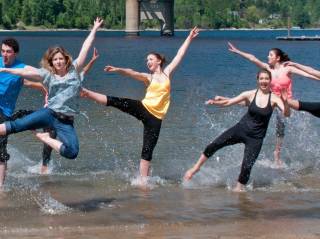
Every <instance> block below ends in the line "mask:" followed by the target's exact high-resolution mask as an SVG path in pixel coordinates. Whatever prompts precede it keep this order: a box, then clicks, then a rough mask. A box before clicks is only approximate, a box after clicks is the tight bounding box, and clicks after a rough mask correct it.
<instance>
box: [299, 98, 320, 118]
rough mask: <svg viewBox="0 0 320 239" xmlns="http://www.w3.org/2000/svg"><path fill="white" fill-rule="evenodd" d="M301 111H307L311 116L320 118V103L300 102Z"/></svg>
mask: <svg viewBox="0 0 320 239" xmlns="http://www.w3.org/2000/svg"><path fill="white" fill-rule="evenodd" d="M299 110H300V111H307V112H309V113H310V114H312V115H314V116H316V117H318V118H320V102H303V101H299Z"/></svg>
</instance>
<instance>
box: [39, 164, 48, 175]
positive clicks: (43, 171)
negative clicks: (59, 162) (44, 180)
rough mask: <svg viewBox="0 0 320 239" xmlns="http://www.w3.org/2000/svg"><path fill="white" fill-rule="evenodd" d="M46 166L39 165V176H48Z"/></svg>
mask: <svg viewBox="0 0 320 239" xmlns="http://www.w3.org/2000/svg"><path fill="white" fill-rule="evenodd" d="M48 171H49V169H48V166H47V165H41V168H40V174H48Z"/></svg>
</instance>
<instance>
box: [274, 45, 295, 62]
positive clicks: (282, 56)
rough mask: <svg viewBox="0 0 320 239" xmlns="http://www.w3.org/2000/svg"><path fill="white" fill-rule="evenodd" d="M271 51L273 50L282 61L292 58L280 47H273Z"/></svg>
mask: <svg viewBox="0 0 320 239" xmlns="http://www.w3.org/2000/svg"><path fill="white" fill-rule="evenodd" d="M270 51H273V52H274V54H275V55H276V56H279V57H280V63H282V62H285V61H290V58H289V56H288V54H287V53H285V52H284V51H283V50H281V49H279V48H272V49H271V50H270Z"/></svg>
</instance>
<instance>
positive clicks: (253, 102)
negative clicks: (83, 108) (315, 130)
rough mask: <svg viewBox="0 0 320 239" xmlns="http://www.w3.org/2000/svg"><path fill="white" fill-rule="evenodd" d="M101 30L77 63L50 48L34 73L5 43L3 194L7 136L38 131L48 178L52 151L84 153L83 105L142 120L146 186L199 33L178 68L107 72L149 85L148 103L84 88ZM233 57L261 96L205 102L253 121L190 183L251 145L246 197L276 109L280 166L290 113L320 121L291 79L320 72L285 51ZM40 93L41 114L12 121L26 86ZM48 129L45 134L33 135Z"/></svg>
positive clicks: (0, 127)
mask: <svg viewBox="0 0 320 239" xmlns="http://www.w3.org/2000/svg"><path fill="white" fill-rule="evenodd" d="M102 24H103V20H102V19H100V18H97V19H96V20H95V21H94V24H93V28H92V30H91V32H90V33H89V35H88V37H87V38H86V39H85V41H84V42H83V44H82V47H81V49H80V52H79V55H78V57H77V58H76V59H75V60H73V59H72V57H71V55H70V54H69V53H68V52H67V51H66V50H65V49H64V48H63V47H60V46H55V47H50V48H49V49H48V50H47V51H46V52H45V53H44V55H43V57H42V59H41V62H40V65H41V68H35V67H32V66H29V65H25V64H24V63H22V62H21V61H19V60H18V59H17V55H18V53H19V44H18V42H17V41H16V40H15V39H13V38H7V39H4V40H3V41H2V45H1V58H0V123H1V124H0V187H2V186H3V184H4V180H5V176H6V170H7V161H8V160H9V158H10V156H9V154H8V153H7V139H8V135H10V134H13V133H19V132H22V131H26V130H33V132H34V134H35V136H36V137H37V138H38V139H39V140H40V141H42V142H43V143H44V145H45V146H44V149H43V164H42V168H41V171H42V172H43V173H45V172H46V171H47V169H48V168H47V167H48V162H49V160H50V154H51V151H52V149H53V150H55V151H57V152H58V153H59V154H60V155H61V156H63V157H65V158H68V159H75V158H76V157H77V155H78V152H79V142H78V137H77V134H76V131H75V129H74V126H73V124H74V117H75V116H76V115H77V114H78V113H79V99H80V98H85V99H90V100H93V101H95V102H97V103H99V104H102V105H104V106H112V107H115V108H117V109H119V110H121V111H123V112H125V113H128V114H130V115H132V116H133V117H135V118H137V119H138V120H140V121H141V122H142V124H143V126H144V131H143V146H142V151H141V160H140V170H139V172H140V177H141V183H142V184H145V183H147V179H148V176H149V175H150V162H151V160H152V155H153V150H154V148H155V146H156V144H157V141H158V138H159V134H160V129H161V124H162V120H163V119H164V118H165V116H166V114H167V112H168V109H169V105H170V91H171V86H170V81H171V78H172V75H173V72H174V71H175V69H176V68H177V66H178V65H179V63H180V62H181V61H182V59H183V57H184V55H185V54H186V51H187V49H188V48H189V46H190V44H191V42H192V41H193V39H195V38H196V37H197V35H198V34H199V29H198V28H197V27H195V28H193V29H192V30H191V31H190V33H189V35H188V36H187V38H186V39H185V41H184V42H183V44H182V45H181V47H180V48H179V50H178V52H177V54H176V55H175V57H174V58H173V60H172V61H171V62H170V63H169V64H167V65H166V66H165V58H164V56H162V55H161V54H159V53H157V52H151V53H149V54H148V56H147V68H148V70H149V73H141V72H137V71H135V70H132V69H129V68H120V67H115V66H111V65H108V66H106V67H105V68H104V71H105V72H116V73H119V74H121V75H124V76H128V77H131V78H133V79H135V80H138V81H141V82H143V83H144V84H145V85H146V95H145V97H144V98H143V100H141V101H140V100H132V99H127V98H119V97H115V96H110V95H104V94H100V93H98V92H94V91H92V90H89V89H86V88H84V87H82V82H83V80H84V79H85V74H86V73H87V72H88V71H89V70H90V68H91V66H92V64H93V63H94V62H95V60H96V59H97V58H98V57H99V55H98V52H97V51H96V49H94V54H93V57H92V59H91V60H90V62H89V63H88V64H87V65H86V66H85V60H86V57H87V55H88V52H89V50H90V48H91V47H92V44H93V41H94V39H95V35H96V32H97V31H98V29H99V28H100V27H101V25H102ZM229 50H230V51H231V52H233V53H236V54H239V55H240V56H242V57H244V58H246V59H248V60H249V61H251V62H253V63H255V64H256V65H257V66H258V67H259V68H260V69H261V70H259V72H258V74H257V89H254V90H249V91H245V92H242V93H241V94H239V95H238V96H236V97H233V98H227V97H223V96H216V97H215V98H214V99H210V100H208V101H207V102H206V104H208V105H217V106H230V105H234V104H241V105H246V106H248V111H247V113H246V114H245V115H244V116H243V117H242V119H241V120H240V121H239V122H238V123H237V124H236V125H235V126H233V127H231V128H230V129H228V130H227V131H225V132H223V133H222V134H221V135H220V136H218V137H217V138H216V139H215V140H213V142H212V143H210V144H209V145H208V146H207V147H206V148H205V150H204V151H203V153H202V154H201V156H200V158H199V160H198V161H197V162H196V164H195V165H194V166H193V167H192V168H190V169H189V170H188V171H187V172H186V173H185V176H184V179H185V180H190V179H191V178H192V177H193V175H194V174H195V173H197V172H198V171H199V170H200V168H201V166H202V165H203V164H204V162H205V161H206V160H207V159H208V158H209V157H211V156H212V155H213V154H214V153H215V152H216V151H217V150H219V149H221V148H223V147H225V146H228V145H233V144H237V143H243V144H245V149H244V156H243V161H242V166H241V172H240V175H239V178H238V182H237V184H236V186H235V188H234V191H238V192H239V191H244V190H245V185H246V184H247V183H248V181H249V177H250V172H251V169H252V167H253V165H254V163H255V161H256V159H257V157H258V156H259V153H260V150H261V146H262V144H263V139H264V137H265V135H266V131H267V128H268V124H269V120H270V117H271V115H272V113H273V111H274V109H277V110H276V111H277V143H276V148H275V152H274V157H275V160H276V162H277V164H279V165H281V160H280V149H281V145H282V141H283V137H284V117H289V116H290V108H293V109H295V110H304V111H308V112H310V113H312V114H313V115H315V116H317V117H319V116H320V103H312V102H301V101H297V100H294V99H292V79H291V75H292V74H299V75H302V76H306V77H309V78H311V79H316V80H320V71H317V70H315V69H313V68H311V67H308V66H304V65H301V64H298V63H294V62H290V59H289V58H288V56H287V55H286V54H285V53H284V52H282V51H281V50H280V49H277V48H274V49H271V50H270V52H269V55H268V63H264V62H262V61H260V60H259V59H257V58H256V57H255V56H254V55H251V54H249V53H246V52H243V51H241V50H239V49H237V48H236V47H235V46H234V45H232V44H231V43H229ZM23 85H25V86H28V87H32V88H35V89H38V90H40V91H42V92H43V93H44V95H45V105H44V107H43V108H41V109H39V110H36V111H26V110H24V111H18V112H16V113H14V110H15V105H16V101H17V98H18V95H19V92H20V89H21V88H22V86H23ZM36 129H43V131H34V130H36Z"/></svg>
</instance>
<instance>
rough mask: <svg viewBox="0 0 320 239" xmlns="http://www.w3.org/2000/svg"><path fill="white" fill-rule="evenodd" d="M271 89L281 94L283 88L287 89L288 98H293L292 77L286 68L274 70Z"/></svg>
mask: <svg viewBox="0 0 320 239" xmlns="http://www.w3.org/2000/svg"><path fill="white" fill-rule="evenodd" d="M271 74H272V79H271V85H270V86H271V90H272V92H273V93H275V94H276V95H278V96H280V95H281V90H282V89H286V90H287V94H288V98H289V99H291V98H292V79H291V78H290V76H289V72H288V71H287V70H286V69H281V70H277V71H275V70H272V71H271Z"/></svg>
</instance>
